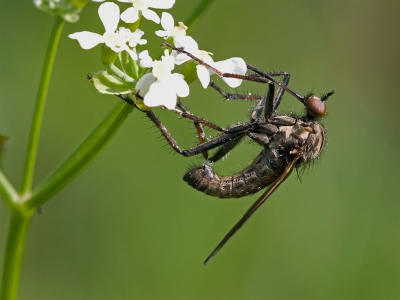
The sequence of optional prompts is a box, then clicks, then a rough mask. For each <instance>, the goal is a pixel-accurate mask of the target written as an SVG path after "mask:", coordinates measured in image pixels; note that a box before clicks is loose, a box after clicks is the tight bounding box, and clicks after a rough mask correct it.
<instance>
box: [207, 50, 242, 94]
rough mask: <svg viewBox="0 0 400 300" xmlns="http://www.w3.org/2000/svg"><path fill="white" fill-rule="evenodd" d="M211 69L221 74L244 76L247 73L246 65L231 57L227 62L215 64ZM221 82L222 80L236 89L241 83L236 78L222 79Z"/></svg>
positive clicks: (240, 59)
mask: <svg viewBox="0 0 400 300" xmlns="http://www.w3.org/2000/svg"><path fill="white" fill-rule="evenodd" d="M213 67H215V68H216V69H217V70H220V71H221V72H223V73H232V74H239V75H245V74H246V72H247V66H246V63H245V61H244V60H243V59H242V58H240V57H232V58H230V59H227V60H223V61H218V62H215V63H214V64H213ZM212 73H213V72H212ZM222 80H224V81H225V82H226V84H228V85H229V86H230V87H231V88H236V87H238V86H239V85H240V84H241V83H242V79H236V78H222Z"/></svg>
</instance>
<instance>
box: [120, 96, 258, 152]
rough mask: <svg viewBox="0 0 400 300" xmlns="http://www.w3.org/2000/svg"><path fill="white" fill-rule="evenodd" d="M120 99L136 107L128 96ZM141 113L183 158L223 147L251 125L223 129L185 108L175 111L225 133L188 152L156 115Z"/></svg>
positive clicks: (146, 112) (242, 133)
mask: <svg viewBox="0 0 400 300" xmlns="http://www.w3.org/2000/svg"><path fill="white" fill-rule="evenodd" d="M118 97H119V98H121V99H122V100H124V101H125V102H127V103H128V104H130V105H135V103H134V101H133V100H132V99H131V98H129V97H128V96H124V95H118ZM179 107H181V108H182V107H183V108H184V106H183V105H182V104H180V105H179ZM140 111H141V112H143V113H145V114H146V116H147V117H148V118H149V119H150V120H151V121H152V122H153V123H154V125H155V126H156V127H157V128H158V129H159V130H160V132H161V134H162V135H163V136H164V138H165V139H166V140H167V142H168V143H169V144H170V146H171V147H172V149H174V150H175V151H176V152H177V153H179V154H181V155H183V156H194V155H197V154H201V153H204V152H207V151H208V150H210V149H214V148H216V147H218V146H221V145H223V144H225V143H227V142H229V141H231V140H234V139H237V138H238V137H240V136H242V135H245V134H246V132H247V131H248V130H249V127H250V124H240V125H237V126H232V127H230V128H222V127H220V126H218V125H216V124H214V123H212V122H210V121H208V120H205V119H202V118H199V117H197V116H195V115H193V114H192V113H191V112H190V111H188V110H187V109H186V108H184V109H183V110H178V109H173V110H171V111H173V112H175V113H177V114H179V115H180V116H182V117H184V118H187V119H189V120H192V121H193V122H195V123H198V124H202V125H205V126H207V127H210V128H212V129H214V130H216V131H219V132H223V134H222V135H220V136H217V137H215V138H213V139H211V140H209V141H207V142H203V143H201V144H200V145H198V146H196V147H193V148H189V149H187V150H182V149H181V148H180V147H179V145H178V143H177V142H176V141H175V139H174V138H173V137H172V135H171V134H170V133H169V131H168V130H167V128H166V127H165V126H164V125H163V124H162V123H161V121H160V120H159V119H158V118H157V117H156V115H155V114H154V113H153V112H152V111H151V110H148V111H143V110H140ZM200 130H201V131H203V129H202V127H201V129H200Z"/></svg>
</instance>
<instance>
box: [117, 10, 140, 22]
mask: <svg viewBox="0 0 400 300" xmlns="http://www.w3.org/2000/svg"><path fill="white" fill-rule="evenodd" d="M121 20H122V21H124V22H125V23H135V22H136V21H137V20H139V12H138V11H137V10H136V9H134V8H133V7H129V8H127V9H126V10H125V11H124V12H123V13H122V14H121Z"/></svg>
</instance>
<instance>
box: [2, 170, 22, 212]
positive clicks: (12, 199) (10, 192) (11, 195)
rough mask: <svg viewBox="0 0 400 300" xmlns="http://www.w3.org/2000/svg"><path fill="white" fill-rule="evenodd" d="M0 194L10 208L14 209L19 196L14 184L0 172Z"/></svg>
mask: <svg viewBox="0 0 400 300" xmlns="http://www.w3.org/2000/svg"><path fill="white" fill-rule="evenodd" d="M0 193H1V195H2V196H3V198H4V200H5V202H6V204H7V206H8V208H10V209H11V208H12V207H13V206H14V203H16V202H17V201H18V198H19V195H18V193H17V191H16V190H15V189H14V187H13V186H12V184H11V183H10V182H9V181H8V179H7V177H6V176H4V174H3V172H2V171H1V170H0Z"/></svg>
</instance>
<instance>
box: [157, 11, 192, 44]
mask: <svg viewBox="0 0 400 300" xmlns="http://www.w3.org/2000/svg"><path fill="white" fill-rule="evenodd" d="M178 24H179V26H174V18H173V17H172V15H171V14H170V13H167V12H163V13H162V15H161V26H162V28H164V30H157V31H156V35H158V36H160V37H164V39H167V38H169V37H175V36H184V35H186V30H187V29H188V28H187V26H185V24H183V22H178Z"/></svg>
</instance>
